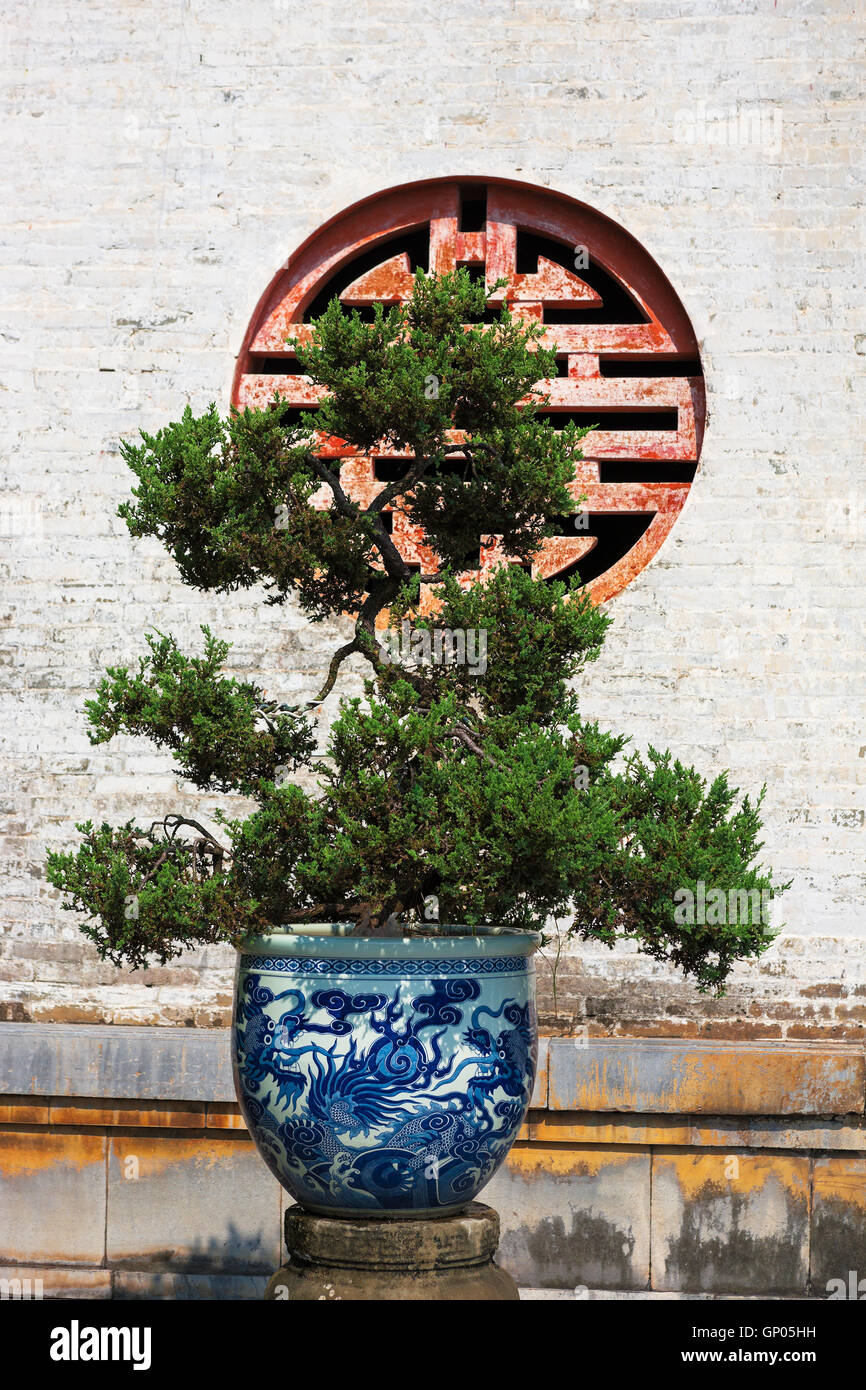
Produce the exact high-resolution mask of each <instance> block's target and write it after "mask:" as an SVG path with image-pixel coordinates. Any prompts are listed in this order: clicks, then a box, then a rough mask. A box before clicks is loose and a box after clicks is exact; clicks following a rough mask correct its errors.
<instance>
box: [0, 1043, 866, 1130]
mask: <svg viewBox="0 0 866 1390" xmlns="http://www.w3.org/2000/svg"><path fill="white" fill-rule="evenodd" d="M0 1095H5V1096H10V1097H11V1096H14V1097H16V1098H18V1101H19V1103H23V1102H24V1101H25V1100H26V1099H27V1098H30V1099H31V1100H32V1110H33V1115H32V1117H30V1120H29V1122H32V1123H41V1122H42V1123H44V1122H46V1121H47V1120H48V1118H49V1117H48V1116H44V1115H42V1113H41V1111H42V1110H43V1109H44V1105H45V1103H46V1098H50V1109H51V1115H50V1122H51V1123H77V1124H80V1123H87V1119H86V1118H85V1117H84V1116H83V1115H82V1114H81V1109H82V1107H81V1106H68V1107H66V1108H65V1109H66V1113H67V1115H68V1116H69V1118H68V1119H65V1120H64V1119H62V1118H61V1116H62V1115H63V1112H64V1107H63V1105H62V1101H63V1099H64V1098H73V1097H75V1098H81V1099H84V1098H86V1099H87V1101H88V1104H89V1106H91V1107H94V1108H95V1107H96V1102H97V1101H98V1100H99V1099H100V1098H101V1097H105V1098H106V1099H109V1100H110V1101H111V1102H122V1101H127V1102H128V1101H142V1102H145V1101H148V1102H153V1101H172V1102H183V1103H185V1107H181V1108H185V1111H186V1113H185V1115H184V1116H183V1117H182V1118H181V1117H180V1116H179V1117H178V1122H179V1123H180V1124H182V1125H183V1126H184V1127H186V1126H189V1125H192V1126H193V1127H196V1126H197V1125H198V1123H199V1115H201V1123H204V1124H207V1125H208V1126H210V1125H213V1127H225V1128H233V1127H235V1126H236V1116H235V1112H234V1110H233V1108H231V1107H232V1105H233V1102H234V1098H235V1093H234V1085H233V1083H232V1073H231V1061H230V1056H229V1035H228V1030H227V1029H224V1028H202V1029H191V1028H141V1027H123V1026H119V1025H111V1024H57V1023H55V1024H36V1023H0ZM36 1098H41V1104H40V1103H39V1102H37V1100H36ZM194 1103H200V1104H202V1106H204V1105H207V1107H208V1109H207V1118H206V1119H205V1111H204V1109H203V1108H202V1109H201V1111H199V1110H196V1109H195V1104H194ZM532 1106H533V1108H534V1109H539V1110H544V1109H547V1110H550V1111H553V1112H562V1111H567V1112H577V1111H588V1112H590V1113H598V1112H613V1113H615V1114H622V1115H627V1114H629V1113H631V1114H634V1113H639V1114H642V1115H648V1116H664V1115H672V1114H673V1115H709V1116H724V1115H763V1116H781V1115H803V1116H811V1115H815V1116H822V1115H826V1116H842V1115H862V1114H863V1113H864V1107H866V1050H864V1048H863V1047H861V1046H856V1045H852V1044H845V1043H800V1042H797V1043H794V1042H787V1041H782V1040H780V1041H771V1042H707V1041H694V1040H692V1039H687V1040H686V1039H680V1038H666V1039H646V1038H586V1037H578V1038H556V1037H552V1038H548V1037H543V1038H541V1040H540V1046H539V1065H538V1076H537V1080H536V1085H535V1090H534V1092H533V1096H532ZM109 1108H111V1107H109ZM123 1108H124V1107H121V1109H123ZM0 1113H2V1112H0ZM211 1113H212V1115H213V1118H211ZM73 1116H75V1117H76V1118H74V1119H73V1118H72V1117H73ZM15 1118H16V1119H18V1120H19V1122H27V1121H25V1118H24V1116H23V1115H19V1116H16V1117H15ZM90 1122H91V1123H115V1124H116V1123H128V1124H147V1123H148V1120H146V1119H144V1120H134V1119H131V1118H129V1119H125V1120H124V1119H122V1118H120V1115H119V1114H118V1117H117V1118H116V1119H114V1120H113V1121H110V1120H104V1121H103V1120H99V1121H97V1120H96V1118H95V1115H94V1118H93V1119H92V1120H91V1121H90ZM150 1122H151V1123H153V1122H154V1121H150ZM155 1122H156V1123H162V1124H168V1123H171V1122H170V1121H168V1120H162V1121H159V1120H157V1121H155Z"/></svg>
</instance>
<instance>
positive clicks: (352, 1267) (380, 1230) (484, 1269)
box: [265, 1202, 519, 1302]
mask: <svg viewBox="0 0 866 1390" xmlns="http://www.w3.org/2000/svg"><path fill="white" fill-rule="evenodd" d="M498 1244H499V1217H498V1215H497V1213H496V1212H495V1211H494V1210H493V1209H492V1207H487V1206H484V1205H482V1203H480V1202H472V1203H470V1205H469V1206H468V1207H466V1209H465V1210H464V1211H462V1212H460V1213H459V1214H458V1215H456V1216H443V1217H436V1218H433V1219H432V1220H430V1219H428V1220H421V1221H413V1220H408V1221H394V1220H388V1219H387V1218H386V1219H384V1220H377V1219H375V1218H373V1219H361V1220H352V1219H345V1218H340V1217H333V1216H316V1215H314V1214H313V1213H312V1212H307V1211H304V1210H303V1209H302V1208H301V1207H291V1208H290V1209H289V1210H288V1211H287V1212H286V1247H287V1249H288V1252H289V1262H288V1264H285V1265H283V1267H282V1269H279V1270H277V1273H276V1274H275V1275H274V1276H273V1278H272V1279H271V1281H270V1283H269V1284H268V1287H267V1290H266V1292H265V1299H266V1300H271V1301H280V1300H284V1301H285V1300H288V1301H291V1302H341V1301H350V1300H351V1301H359V1300H370V1301H372V1300H374V1299H375V1300H382V1299H384V1300H392V1301H397V1300H402V1301H405V1300H407V1299H408V1300H410V1301H422V1300H432V1301H434V1302H438V1301H446V1300H458V1299H469V1300H473V1299H474V1300H476V1301H480V1302H492V1301H498V1300H502V1299H505V1300H514V1299H517V1298H518V1297H519V1295H518V1292H517V1285H516V1284H515V1282H514V1280H513V1279H512V1278H511V1276H510V1275H509V1274H506V1273H505V1271H504V1270H502V1269H499V1268H498V1266H497V1265H496V1264H494V1262H493V1256H494V1255H495V1253H496V1247H497V1246H498Z"/></svg>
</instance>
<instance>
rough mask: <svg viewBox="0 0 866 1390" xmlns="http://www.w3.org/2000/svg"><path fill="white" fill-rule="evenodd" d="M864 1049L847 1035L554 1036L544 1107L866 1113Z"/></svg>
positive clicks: (655, 1111) (661, 1111) (700, 1112)
mask: <svg viewBox="0 0 866 1390" xmlns="http://www.w3.org/2000/svg"><path fill="white" fill-rule="evenodd" d="M864 1104H866V1051H864V1049H863V1047H862V1046H855V1045H851V1044H845V1043H791V1042H786V1041H785V1042H783V1041H779V1042H704V1041H691V1040H689V1041H683V1040H682V1039H653V1040H651V1041H648V1040H647V1039H644V1038H584V1037H578V1038H551V1039H550V1044H549V1061H548V1097H547V1108H548V1109H549V1110H589V1111H620V1112H638V1113H640V1114H658V1115H667V1114H687V1115H862V1114H863V1113H864Z"/></svg>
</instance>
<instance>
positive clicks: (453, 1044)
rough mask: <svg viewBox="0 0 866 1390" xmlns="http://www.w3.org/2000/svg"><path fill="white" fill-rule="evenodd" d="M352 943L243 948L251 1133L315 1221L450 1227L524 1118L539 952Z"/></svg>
mask: <svg viewBox="0 0 866 1390" xmlns="http://www.w3.org/2000/svg"><path fill="white" fill-rule="evenodd" d="M345 930H346V929H345V928H344V927H341V926H328V927H319V928H318V929H316V928H313V929H312V930H311V929H310V928H309V927H306V928H300V929H299V931H298V933H297V934H296V933H295V932H294V931H292V929H291V928H287V929H286V930H285V931H280V932H274V933H272V934H270V935H268V936H260V937H254V938H250V939H248V940H247V941H246V942H245V943H244V948H243V950H242V951H241V952H240V955H239V960H238V972H237V985H236V993H235V1024H234V1030H233V1060H234V1071H235V1085H236V1087H237V1093H238V1100H239V1101H240V1105H241V1109H242V1111H243V1113H244V1118H245V1119H246V1122H247V1124H248V1126H249V1130H250V1133H251V1135H252V1137H253V1139H254V1140H255V1143H256V1145H257V1147H258V1150H259V1152H260V1153H261V1155H262V1157H263V1158H264V1160H265V1162H266V1163H267V1165H268V1167H269V1168H270V1169H271V1172H272V1173H274V1174H275V1176H276V1177H277V1178H278V1179H279V1181H280V1182H281V1183H282V1185H283V1187H285V1188H286V1189H287V1190H288V1191H289V1192H290V1193H291V1195H292V1196H293V1197H294V1198H295V1199H296V1200H297V1201H298V1202H300V1203H301V1205H302V1206H304V1207H306V1208H307V1210H309V1211H314V1212H319V1213H322V1214H324V1215H333V1216H337V1215H339V1216H379V1217H382V1216H391V1217H397V1218H399V1217H404V1218H407V1217H414V1218H418V1217H433V1216H442V1215H446V1214H449V1213H453V1212H456V1211H459V1210H460V1209H461V1208H462V1207H464V1206H465V1205H466V1204H467V1203H468V1202H471V1201H472V1200H473V1198H474V1197H475V1196H477V1194H478V1192H479V1191H480V1189H481V1188H482V1187H483V1186H484V1184H485V1183H486V1182H487V1181H488V1180H489V1179H490V1178H491V1177H492V1175H493V1174H494V1173H495V1171H496V1169H497V1168H498V1166H499V1164H500V1163H501V1162H502V1160H503V1159H504V1157H505V1155H506V1154H507V1153H508V1150H509V1149H510V1147H511V1145H512V1143H513V1142H514V1137H515V1135H516V1134H517V1131H518V1129H519V1127H520V1125H521V1123H522V1121H523V1118H524V1116H525V1114H526V1111H527V1108H528V1106H529V1097H530V1093H531V1091H532V1086H533V1082H534V1079H535V1063H536V1052H537V1042H536V1021H535V966H534V963H533V960H532V953H533V951H534V950H535V948H536V946H537V945H538V941H539V938H538V937H537V936H535V935H533V934H532V933H528V932H515V931H503V932H493V931H486V932H478V933H477V934H472V935H467V934H465V931H464V932H457V931H455V930H454V929H444V930H443V931H442V932H441V934H439V935H436V936H424V937H412V938H408V937H407V938H389V939H385V940H383V939H381V938H379V939H377V938H374V937H356V936H347V935H344V934H343V933H344V932H345Z"/></svg>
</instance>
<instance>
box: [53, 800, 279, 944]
mask: <svg viewBox="0 0 866 1390" xmlns="http://www.w3.org/2000/svg"><path fill="white" fill-rule="evenodd" d="M75 828H76V830H78V831H80V832H81V834H82V835H83V836H84V839H83V840H82V842H81V844H80V845H79V847H78V850H77V851H76V853H74V854H72V853H67V854H61V853H56V852H49V854H48V856H47V860H46V863H47V877H48V881H49V882H50V883H52V884H53V885H54V886H55V888H59V889H60V891H61V893H62V894H63V896H64V902H63V906H64V908H66V909H67V910H69V911H74V912H81V913H86V914H87V919H88V920H86V921H85V922H84V923H83V924H82V927H81V930H82V931H83V933H84V935H85V936H87V937H89V938H90V940H91V941H93V943H94V944H95V946H96V949H97V950H98V952H99V954H100V956H101V957H102V958H103V959H104V960H110V961H111V962H112V963H113V964H115V965H130V966H132V968H133V969H134V970H135V969H137V968H138V967H139V966H142V965H146V964H147V962H148V960H149V958H151V957H155V958H156V959H157V960H158V961H159V962H160V963H161V964H165V962H166V961H167V960H170V959H171V957H172V956H177V955H180V953H181V952H182V951H183V950H185V949H186V948H187V947H189V946H195V945H208V944H210V943H213V942H217V941H232V942H237V941H238V940H239V939H240V938H241V937H243V936H244V935H246V934H248V933H249V932H251V931H261V930H265V929H266V926H267V921H266V919H265V918H264V917H263V916H262V915H261V914H260V912H259V911H258V907H257V904H256V903H255V902H252V901H250V900H249V899H247V898H246V897H245V896H244V893H243V890H242V889H241V888H240V886H239V885H238V883H237V882H236V881H235V880H234V879H233V878H232V877H231V876H230V875H228V874H224V873H217V874H211V875H210V876H207V877H201V876H200V875H196V877H194V878H193V877H191V876H190V873H189V862H190V861H189V854H188V852H187V850H186V849H185V848H184V846H183V845H182V844H180V843H177V844H174V845H172V844H166V843H163V842H159V843H153V842H152V841H151V840H149V839H148V838H146V837H145V836H144V835H143V834H142V832H141V831H140V830H137V829H136V827H135V825H134V823H133V822H132V821H127V823H126V824H125V825H122V826H119V827H117V828H116V829H115V828H112V826H110V825H107V824H105V823H103V824H102V825H101V826H100V827H99V829H98V830H94V828H93V825H92V823H91V822H90V821H85V822H84V823H83V824H81V825H76V827H75Z"/></svg>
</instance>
